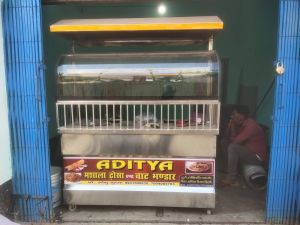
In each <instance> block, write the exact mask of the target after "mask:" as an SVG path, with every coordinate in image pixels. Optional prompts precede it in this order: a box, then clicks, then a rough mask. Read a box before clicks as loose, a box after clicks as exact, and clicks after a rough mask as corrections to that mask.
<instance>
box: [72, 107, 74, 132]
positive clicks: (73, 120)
mask: <svg viewBox="0 0 300 225" xmlns="http://www.w3.org/2000/svg"><path fill="white" fill-rule="evenodd" d="M71 119H72V128H74V108H73V104H72V103H71Z"/></svg>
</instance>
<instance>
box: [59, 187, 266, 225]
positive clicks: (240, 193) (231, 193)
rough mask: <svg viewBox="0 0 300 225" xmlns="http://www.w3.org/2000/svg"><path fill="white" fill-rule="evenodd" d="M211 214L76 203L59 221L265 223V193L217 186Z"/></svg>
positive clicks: (84, 222)
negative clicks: (74, 208)
mask: <svg viewBox="0 0 300 225" xmlns="http://www.w3.org/2000/svg"><path fill="white" fill-rule="evenodd" d="M216 196H217V198H216V209H215V210H214V211H213V214H212V215H207V214H206V210H203V209H194V208H163V209H159V208H156V207H124V206H123V207H120V206H79V207H78V209H77V211H76V212H69V211H68V210H67V209H65V208H63V209H62V210H61V215H60V217H59V218H58V220H57V222H58V223H64V224H69V225H71V224H74V225H79V224H82V225H83V224H89V225H94V224H102V225H104V224H109V225H113V224H114V225H117V224H122V225H124V224H130V225H137V224H139V225H140V224H143V225H148V224H152V225H153V224H156V225H158V224H164V225H168V224H265V219H264V209H265V193H264V192H255V191H252V190H250V189H249V188H247V187H246V186H245V185H241V186H239V187H218V188H217V195H216Z"/></svg>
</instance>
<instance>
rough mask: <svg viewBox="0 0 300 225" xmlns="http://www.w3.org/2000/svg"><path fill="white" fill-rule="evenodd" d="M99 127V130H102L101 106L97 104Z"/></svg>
mask: <svg viewBox="0 0 300 225" xmlns="http://www.w3.org/2000/svg"><path fill="white" fill-rule="evenodd" d="M99 120H100V122H99V126H100V130H102V105H101V104H99Z"/></svg>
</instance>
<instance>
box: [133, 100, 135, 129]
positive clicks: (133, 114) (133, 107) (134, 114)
mask: <svg viewBox="0 0 300 225" xmlns="http://www.w3.org/2000/svg"><path fill="white" fill-rule="evenodd" d="M133 129H135V104H134V105H133Z"/></svg>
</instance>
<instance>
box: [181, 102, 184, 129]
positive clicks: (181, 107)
mask: <svg viewBox="0 0 300 225" xmlns="http://www.w3.org/2000/svg"><path fill="white" fill-rule="evenodd" d="M181 122H182V124H181V129H183V125H184V121H183V104H181Z"/></svg>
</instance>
